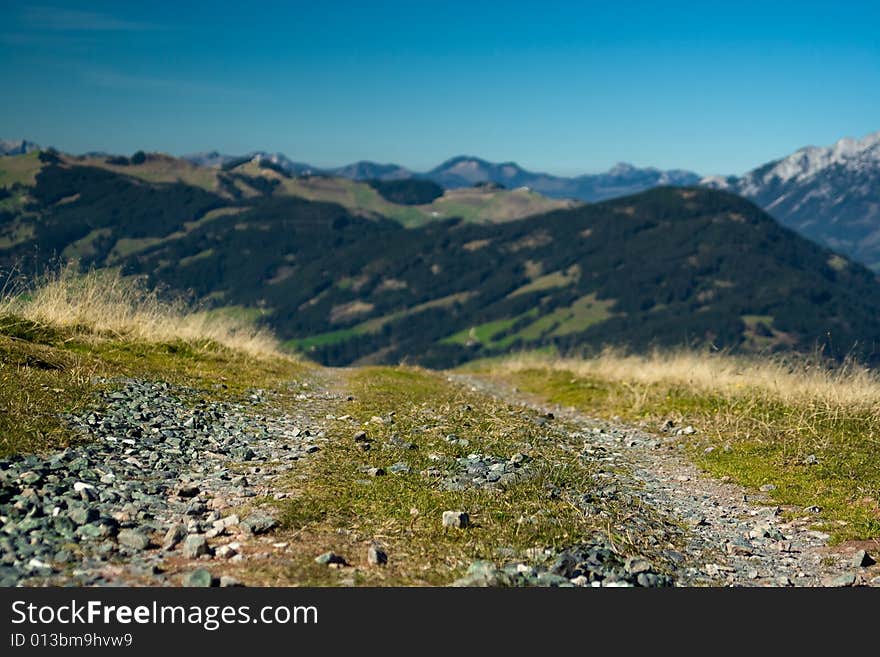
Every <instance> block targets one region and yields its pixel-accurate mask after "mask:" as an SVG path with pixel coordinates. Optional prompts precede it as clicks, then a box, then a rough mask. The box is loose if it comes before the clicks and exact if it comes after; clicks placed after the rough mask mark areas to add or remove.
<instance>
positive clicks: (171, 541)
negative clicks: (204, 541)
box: [162, 524, 186, 550]
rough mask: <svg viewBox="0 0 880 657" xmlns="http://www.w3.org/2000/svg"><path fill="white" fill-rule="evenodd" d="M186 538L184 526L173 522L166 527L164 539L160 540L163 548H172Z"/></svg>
mask: <svg viewBox="0 0 880 657" xmlns="http://www.w3.org/2000/svg"><path fill="white" fill-rule="evenodd" d="M184 538H186V527H185V526H184V525H181V524H175V525H172V526H171V527H169V528H168V531H167V532H166V534H165V539H164V540H163V541H162V549H163V550H173V549H174V546H175V545H177V544H178V543H180V542H181V541H182V540H183V539H184Z"/></svg>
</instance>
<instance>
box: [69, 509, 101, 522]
mask: <svg viewBox="0 0 880 657" xmlns="http://www.w3.org/2000/svg"><path fill="white" fill-rule="evenodd" d="M67 516H68V517H69V518H70V519H71V520H73V522H75V523H76V524H77V525H86V524H88V523H90V522H95V520H97V519H98V516H99V514H98V510H97V509H96V508H94V507H87V506H75V507H73V508H72V509H70V511H69V512H68V514H67Z"/></svg>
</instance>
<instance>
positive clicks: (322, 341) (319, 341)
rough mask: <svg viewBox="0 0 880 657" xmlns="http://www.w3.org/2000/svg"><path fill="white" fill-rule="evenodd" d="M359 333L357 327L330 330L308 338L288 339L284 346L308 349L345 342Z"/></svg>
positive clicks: (300, 349)
mask: <svg viewBox="0 0 880 657" xmlns="http://www.w3.org/2000/svg"><path fill="white" fill-rule="evenodd" d="M358 334H359V332H358V330H357V329H355V328H347V329H341V330H339V331H329V332H327V333H320V334H318V335H313V336H311V337H308V338H295V339H293V340H288V341H287V342H285V343H284V347H285V348H286V349H294V350H299V351H308V350H309V349H311V348H312V347H321V346H324V345H328V344H336V343H337V342H345V341H346V340H349V339H351V338H353V337H354V336H356V335H358Z"/></svg>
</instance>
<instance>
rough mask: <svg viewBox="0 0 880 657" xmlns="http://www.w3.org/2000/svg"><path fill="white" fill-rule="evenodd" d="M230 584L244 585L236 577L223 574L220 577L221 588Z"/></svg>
mask: <svg viewBox="0 0 880 657" xmlns="http://www.w3.org/2000/svg"><path fill="white" fill-rule="evenodd" d="M230 586H243V584H242V583H241V582H239V581H238V580H237V579H235V578H234V577H230V576H229V575H222V576H221V577H220V588H227V587H230Z"/></svg>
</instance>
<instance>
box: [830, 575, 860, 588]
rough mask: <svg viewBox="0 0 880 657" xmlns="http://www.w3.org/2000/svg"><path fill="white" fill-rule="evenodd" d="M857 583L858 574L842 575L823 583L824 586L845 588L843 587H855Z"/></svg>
mask: <svg viewBox="0 0 880 657" xmlns="http://www.w3.org/2000/svg"><path fill="white" fill-rule="evenodd" d="M855 583H856V574H855V573H853V572H848V573H842V574H840V575H838V576H837V577H831V578H829V579H827V580H825V581H824V582H822V585H823V586H829V587H838V588H839V587H843V586H853V585H854V584H855Z"/></svg>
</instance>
